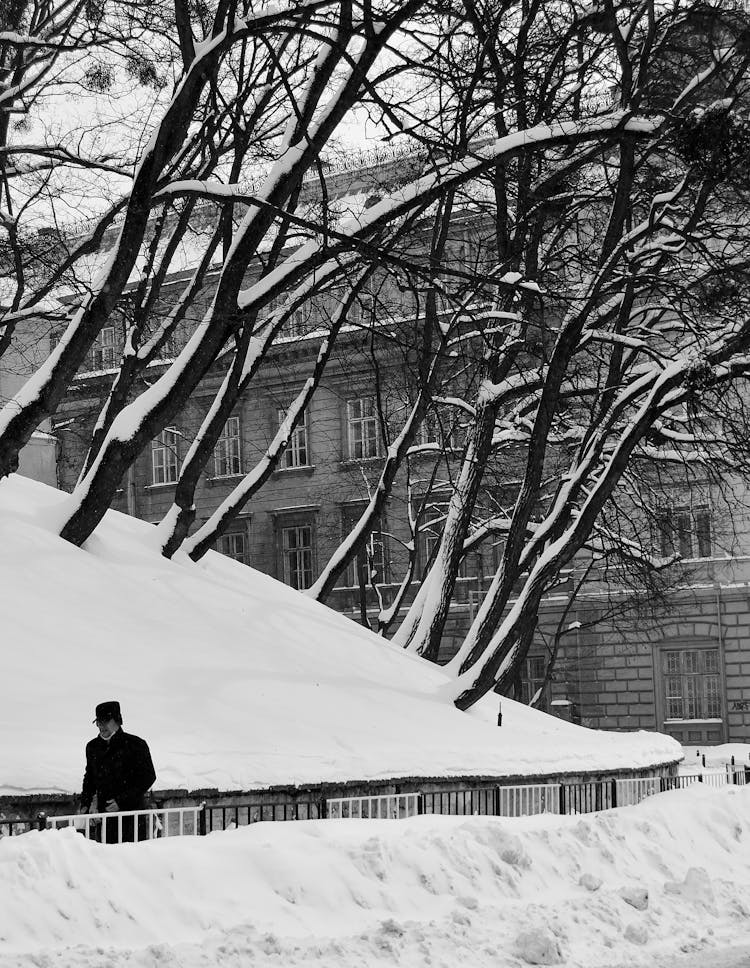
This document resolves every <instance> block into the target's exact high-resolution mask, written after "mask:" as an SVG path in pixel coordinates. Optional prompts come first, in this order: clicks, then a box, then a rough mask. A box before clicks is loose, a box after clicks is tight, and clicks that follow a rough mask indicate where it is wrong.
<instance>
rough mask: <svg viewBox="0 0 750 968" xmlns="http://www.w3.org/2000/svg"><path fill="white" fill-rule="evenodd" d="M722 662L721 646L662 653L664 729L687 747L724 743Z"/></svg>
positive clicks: (671, 650)
mask: <svg viewBox="0 0 750 968" xmlns="http://www.w3.org/2000/svg"><path fill="white" fill-rule="evenodd" d="M720 662H721V659H720V652H719V648H718V646H705V647H702V648H700V647H699V648H684V647H683V648H664V649H662V651H661V657H660V665H661V668H660V670H659V671H660V673H661V674H660V676H659V683H660V685H659V691H660V693H661V696H660V699H661V710H662V718H663V727H662V728H663V729H664V731H665V732H667V733H669V734H670V735H671V736H674V737H675V739H677V740H679V741H680V742H681V743H683V744H687V745H692V744H696V745H702V744H704V743H721V742H723V740H724V722H723V718H724V709H723V701H722V677H721V665H720Z"/></svg>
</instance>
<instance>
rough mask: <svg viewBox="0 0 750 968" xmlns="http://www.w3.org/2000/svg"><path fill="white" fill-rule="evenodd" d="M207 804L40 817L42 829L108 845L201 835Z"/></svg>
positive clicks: (41, 815) (42, 815)
mask: <svg viewBox="0 0 750 968" xmlns="http://www.w3.org/2000/svg"><path fill="white" fill-rule="evenodd" d="M204 806H205V805H204V804H199V805H197V806H193V807H164V808H155V809H151V810H118V811H114V812H111V813H82V814H78V813H74V814H68V815H67V816H62V817H48V816H46V815H45V814H40V816H39V829H42V830H44V829H47V830H60V829H61V828H63V827H74V828H75V829H76V830H77V831H78V832H79V833H81V834H83V836H84V837H86V839H87V840H96V841H99V842H101V843H107V844H122V843H132V842H134V841H142V840H155V839H156V838H157V837H185V836H188V835H196V836H197V835H199V834H201V833H203V832H204V830H203V811H204Z"/></svg>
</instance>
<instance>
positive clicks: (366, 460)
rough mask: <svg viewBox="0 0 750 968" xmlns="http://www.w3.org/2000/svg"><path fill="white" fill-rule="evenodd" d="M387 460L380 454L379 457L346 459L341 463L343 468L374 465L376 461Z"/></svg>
mask: <svg viewBox="0 0 750 968" xmlns="http://www.w3.org/2000/svg"><path fill="white" fill-rule="evenodd" d="M382 460H385V457H383V456H382V455H380V454H378V456H377V457H345V458H344V459H343V460H342V461H341V462H340V464H341V467H345V468H349V467H356V466H357V465H358V464H374V463H375V462H376V461H382Z"/></svg>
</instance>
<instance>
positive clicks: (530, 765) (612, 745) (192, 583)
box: [0, 475, 682, 794]
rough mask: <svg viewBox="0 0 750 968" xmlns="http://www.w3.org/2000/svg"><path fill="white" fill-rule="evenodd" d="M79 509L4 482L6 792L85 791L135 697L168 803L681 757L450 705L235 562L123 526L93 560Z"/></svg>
mask: <svg viewBox="0 0 750 968" xmlns="http://www.w3.org/2000/svg"><path fill="white" fill-rule="evenodd" d="M65 499H66V495H64V494H62V493H61V492H59V491H56V490H54V489H52V488H48V487H45V486H44V485H40V484H36V483H34V482H32V481H28V480H25V479H23V478H20V477H18V476H17V475H16V476H14V477H12V478H10V479H6V480H4V481H2V483H0V588H1V589H2V594H3V604H4V608H3V629H2V641H3V650H2V652H3V672H2V677H0V735H1V736H2V746H1V747H0V793H5V794H9V793H27V792H34V791H68V792H69V791H76V790H78V789H80V783H81V774H82V768H83V749H84V744H85V742H86V741H87V740H88V739H89V738H91V736H92V735H93V734H94V727H93V726H92V725H91V720H92V718H93V709H94V705H95V704H96V703H97V702H100V701H102V700H106V699H119V701H120V703H121V704H122V708H123V715H124V719H125V728H126V729H127V730H130V731H132V732H134V733H137V734H138V735H141V736H143V737H144V738H146V739H147V740H148V741H149V744H150V746H151V751H152V754H153V759H154V764H155V766H156V770H157V775H158V777H157V783H156V789H166V788H175V787H187V788H189V789H196V788H207V787H216V788H218V789H220V790H239V789H252V788H259V787H264V786H268V785H271V784H303V783H316V782H321V781H339V780H362V779H374V778H387V777H398V776H402V777H403V776H415V775H416V776H435V775H445V776H458V775H500V774H513V775H532V774H539V773H545V772H550V771H553V772H558V771H578V770H604V769H618V768H630V767H644V766H650V765H653V764H657V763H664V762H673V761H676V760H678V759H679V758H680V757H681V755H682V754H681V750H680V747H679V745H678V744H677V743H676V742H674V741H673V740H671V739H670V738H668V737H666V736H663V735H660V734H656V733H638V734H611V733H602V732H597V731H592V730H587V729H583V728H580V727H576V726H572V725H570V724H567V723H564V722H561V721H559V720H557V719H554V718H553V717H550V716H547V715H545V714H543V713H539V712H536V711H533V710H530V709H528V708H526V707H524V706H521V705H518V704H515V703H512V702H510V701H503V726H502V727H501V728H498V727H497V726H496V725H495V723H496V716H497V699H496V698H495V697H491V698H488V699H487V700H485V701H484V702H483V703H481V704H480V705H478V706H477V707H475V708H474V709H473V710H472V711H471V712H470V713H468V714H467V713H462V712H459V711H457V710H456V709H455V708H454V707H453V706H452V705H449V704H446V702H445V701H444V700H443V699H441V698H440V687H441V685H444V684H445V682H446V677H445V673H444V672H443V671H441V670H440V669H439V668H438V667H436V666H433V665H430V664H427V663H425V662H424V661H423V660H421V659H419V658H416V657H411V656H408V655H405V654H404V653H403V652H402V651H400V650H399V649H397V648H395V647H394V646H392V645H390V644H389V643H387V642H385V641H383V640H382V639H379V638H378V637H377V636H375V635H374V634H372V633H370V632H368V631H367V630H364V629H362V628H361V627H360V626H358V625H356V624H355V623H353V622H351V621H350V620H348V619H346V618H344V617H343V616H340V615H338V614H336V613H335V612H333V611H331V610H330V609H327V608H326V607H324V606H322V605H319V604H317V603H315V602H312V601H310V600H309V599H308V598H306V597H305V596H304V595H301V594H299V593H298V592H295V591H293V590H292V589H290V588H287V587H286V586H284V585H282V584H280V583H279V582H277V581H275V580H274V579H272V578H269V577H268V576H266V575H263V574H260V573H259V572H256V571H254V570H252V569H250V568H248V567H246V566H244V565H240V564H238V563H236V562H234V561H231V560H229V559H227V558H225V557H223V556H221V555H219V554H215V553H210V554H208V555H207V556H206V557H205V559H203V560H202V561H201V562H200V563H199V564H194V563H193V562H192V561H190V559H188V558H187V557H186V556H183V557H180V556H179V555H178V556H176V558H175V559H174V560H172V561H167V560H165V559H163V558H162V557H161V556H160V555H159V553H158V550H157V547H156V541H155V533H154V532H155V529H154V528H153V527H152V526H150V525H148V524H146V523H144V522H142V521H137V520H134V519H132V518H129V517H127V516H125V515H122V514H119V513H116V512H112V511H110V512H108V514H107V516H106V518H105V520H104V521H103V522H102V524H101V526H100V527H99V528H98V529H97V531H96V533H95V535H94V536H93V537H92V538H91V539H90V540H89V541H88V542H87V543H86V545H85V546H84V547H83V548H76V547H74V546H72V545H70V544H68V543H66V542H64V541H62V540H61V539H60V538H59V537H57V534H56V528H57V526H58V525H59V523H60V521H61V520H62V518H63V515H64V507H63V506H64V502H65Z"/></svg>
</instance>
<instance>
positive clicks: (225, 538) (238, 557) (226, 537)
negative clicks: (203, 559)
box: [216, 531, 249, 565]
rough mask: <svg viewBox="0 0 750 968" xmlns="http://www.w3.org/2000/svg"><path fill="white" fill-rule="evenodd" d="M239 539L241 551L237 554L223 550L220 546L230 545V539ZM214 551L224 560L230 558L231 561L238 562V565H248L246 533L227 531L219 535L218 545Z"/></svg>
mask: <svg viewBox="0 0 750 968" xmlns="http://www.w3.org/2000/svg"><path fill="white" fill-rule="evenodd" d="M237 538H239V539H240V543H241V545H242V549H241V551H240V553H239V554H236V553H234V552H232V551H228V550H224V548H223V547H222V546H224V545H229V544H231V541H230V539H237ZM216 550H217V551H218V552H219V554H222V555H224V556H225V557H226V558H231V559H232V560H233V561H239V562H240V564H243V565H247V564H249V557H248V542H247V532H246V531H227V532H226V533H225V534H222V535H220V537H219V541H218V545H217V548H216Z"/></svg>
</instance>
